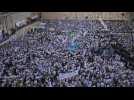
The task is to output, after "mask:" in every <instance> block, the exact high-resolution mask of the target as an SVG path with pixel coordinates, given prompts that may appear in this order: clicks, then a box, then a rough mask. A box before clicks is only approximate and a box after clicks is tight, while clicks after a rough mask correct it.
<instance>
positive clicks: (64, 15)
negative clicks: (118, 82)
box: [42, 12, 128, 20]
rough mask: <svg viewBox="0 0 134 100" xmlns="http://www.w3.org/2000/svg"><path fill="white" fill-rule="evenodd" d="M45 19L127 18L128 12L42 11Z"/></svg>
mask: <svg viewBox="0 0 134 100" xmlns="http://www.w3.org/2000/svg"><path fill="white" fill-rule="evenodd" d="M42 18H43V19H79V20H81V19H85V18H88V19H89V20H96V19H98V18H101V19H104V20H127V19H128V14H127V13H126V12H42Z"/></svg>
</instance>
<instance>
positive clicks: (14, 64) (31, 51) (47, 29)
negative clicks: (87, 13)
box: [0, 20, 134, 87]
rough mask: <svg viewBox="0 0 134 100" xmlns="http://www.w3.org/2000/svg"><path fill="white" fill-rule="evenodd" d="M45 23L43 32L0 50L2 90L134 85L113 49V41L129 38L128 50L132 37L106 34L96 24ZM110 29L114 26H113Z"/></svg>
mask: <svg viewBox="0 0 134 100" xmlns="http://www.w3.org/2000/svg"><path fill="white" fill-rule="evenodd" d="M42 23H43V25H44V27H43V28H33V29H31V30H30V31H28V32H27V33H25V34H24V36H22V37H20V38H17V39H16V40H12V41H10V42H9V47H5V48H4V47H2V48H0V86H1V87H127V86H128V87H133V86H134V71H133V70H131V69H129V68H127V67H126V64H125V62H123V61H122V60H121V56H120V55H119V54H117V53H115V50H114V48H112V46H111V45H110V41H111V38H112V37H115V38H116V39H117V40H118V41H119V42H120V41H123V40H124V39H126V40H125V41H126V43H127V44H128V45H129V43H130V41H131V37H130V36H127V37H128V38H126V37H122V38H121V39H120V36H121V35H118V34H114V35H110V33H111V32H115V33H118V32H117V31H110V32H109V31H104V28H103V25H101V23H100V22H99V21H98V20H94V21H87V20H81V21H78V20H45V21H42ZM116 23H119V24H120V23H121V22H120V21H117V22H116ZM106 24H107V23H106ZM109 24H110V25H111V26H110V27H115V26H114V22H112V21H108V25H109ZM119 27H122V26H120V25H119V26H118V27H115V28H116V29H117V28H119ZM108 28H109V26H108ZM124 28H125V27H124ZM116 29H115V30H116ZM125 29H126V31H127V29H128V28H125ZM125 29H123V30H125ZM126 31H125V32H126ZM128 31H129V30H128ZM121 43H122V42H121ZM122 45H123V44H122ZM128 45H124V47H125V46H128ZM133 67H134V66H133Z"/></svg>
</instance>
